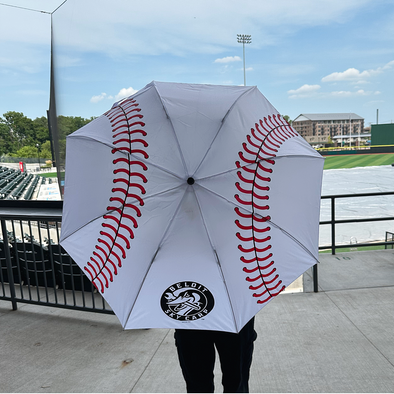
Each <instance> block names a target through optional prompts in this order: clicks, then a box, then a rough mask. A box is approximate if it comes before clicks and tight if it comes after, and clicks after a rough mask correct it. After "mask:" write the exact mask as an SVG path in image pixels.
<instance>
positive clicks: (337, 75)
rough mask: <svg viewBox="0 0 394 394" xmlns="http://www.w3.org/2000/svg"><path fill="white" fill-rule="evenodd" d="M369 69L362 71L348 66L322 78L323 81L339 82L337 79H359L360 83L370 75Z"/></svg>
mask: <svg viewBox="0 0 394 394" xmlns="http://www.w3.org/2000/svg"><path fill="white" fill-rule="evenodd" d="M370 75H371V73H370V72H369V71H363V72H360V71H359V70H357V69H356V68H348V69H347V70H346V71H343V72H334V73H332V74H330V75H327V76H326V77H324V78H322V82H337V81H357V82H358V83H360V81H362V80H363V79H364V78H368V77H370Z"/></svg>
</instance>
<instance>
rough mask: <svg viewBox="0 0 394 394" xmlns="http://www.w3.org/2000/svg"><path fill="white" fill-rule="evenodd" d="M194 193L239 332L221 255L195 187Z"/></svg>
mask: <svg viewBox="0 0 394 394" xmlns="http://www.w3.org/2000/svg"><path fill="white" fill-rule="evenodd" d="M204 189H205V188H204ZM193 193H194V196H195V198H196V201H197V206H198V209H199V211H200V215H201V219H202V222H203V225H204V228H205V231H206V233H207V236H208V240H209V243H210V244H211V248H212V250H213V253H214V255H215V258H216V261H217V264H218V267H219V271H220V273H221V275H222V279H223V284H224V287H225V289H226V292H227V296H228V300H229V302H230V309H231V312H232V315H233V320H234V325H235V328H236V330H237V332H238V325H237V320H236V318H235V313H234V308H233V304H232V302H231V297H230V293H229V291H228V288H227V285H226V281H225V279H224V274H223V270H222V265H221V264H220V259H219V256H218V254H217V252H216V249H215V247H214V245H213V242H212V239H211V236H210V234H209V230H208V226H207V224H206V222H205V219H204V215H203V212H202V209H201V204H200V201H199V200H198V197H197V194H196V192H195V190H194V188H193Z"/></svg>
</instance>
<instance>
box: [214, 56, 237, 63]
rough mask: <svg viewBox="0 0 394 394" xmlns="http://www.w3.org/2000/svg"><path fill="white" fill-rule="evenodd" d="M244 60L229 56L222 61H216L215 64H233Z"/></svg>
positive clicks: (221, 59)
mask: <svg viewBox="0 0 394 394" xmlns="http://www.w3.org/2000/svg"><path fill="white" fill-rule="evenodd" d="M240 61H242V59H241V58H240V57H239V56H227V57H222V58H220V59H216V60H215V61H214V63H232V62H240Z"/></svg>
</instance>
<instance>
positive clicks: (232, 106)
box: [193, 86, 256, 175]
mask: <svg viewBox="0 0 394 394" xmlns="http://www.w3.org/2000/svg"><path fill="white" fill-rule="evenodd" d="M253 89H256V86H252V87H251V88H249V89H247V90H245V91H244V92H243V93H242V94H240V95H239V96H238V97H237V98H236V100H235V101H234V102H233V104H232V105H231V107H230V108H229V109H228V111H227V112H226V114H225V115H224V116H223V119H222V122H221V123H220V126H219V128H218V131H217V132H216V135H215V137H214V138H213V140H212V141H211V144H210V145H209V147H208V149H207V150H206V152H205V154H204V156H203V158H202V159H201V161H200V164H199V165H198V166H197V168H196V169H195V171H194V174H195V173H196V172H197V171H198V169H199V168H200V167H201V165H202V163H203V162H204V160H205V158H206V156H207V155H208V152H209V151H210V150H211V147H212V145H213V143H214V142H215V140H216V138H217V136H218V135H219V133H220V130H222V128H223V124H224V122H225V120H226V118H227V116H228V114H229V113H230V112H231V110H232V109H233V108H234V106H235V104H236V103H237V102H238V100H239V99H240V98H241V97H243V96H244V95H245V94H247V93H249V92H250V91H251V90H253ZM194 174H193V175H194Z"/></svg>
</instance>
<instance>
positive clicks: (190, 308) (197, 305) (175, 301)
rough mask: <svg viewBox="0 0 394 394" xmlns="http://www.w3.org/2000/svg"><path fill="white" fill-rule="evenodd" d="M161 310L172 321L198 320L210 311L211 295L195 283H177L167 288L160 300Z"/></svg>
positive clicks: (211, 305) (212, 303) (211, 304)
mask: <svg viewBox="0 0 394 394" xmlns="http://www.w3.org/2000/svg"><path fill="white" fill-rule="evenodd" d="M160 304H161V309H162V310H163V312H164V313H165V314H166V315H167V316H168V317H170V318H172V319H174V320H180V321H182V320H183V321H184V320H186V321H187V320H189V321H192V320H198V319H201V318H203V317H205V316H207V315H208V313H209V312H211V311H212V309H213V307H214V305H215V301H214V298H213V295H212V293H211V292H210V291H209V290H208V289H207V288H206V287H205V286H204V285H202V284H200V283H197V282H188V281H186V282H178V283H175V284H173V285H171V286H170V287H168V288H167V289H166V290H165V291H164V293H163V295H162V296H161V300H160Z"/></svg>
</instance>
